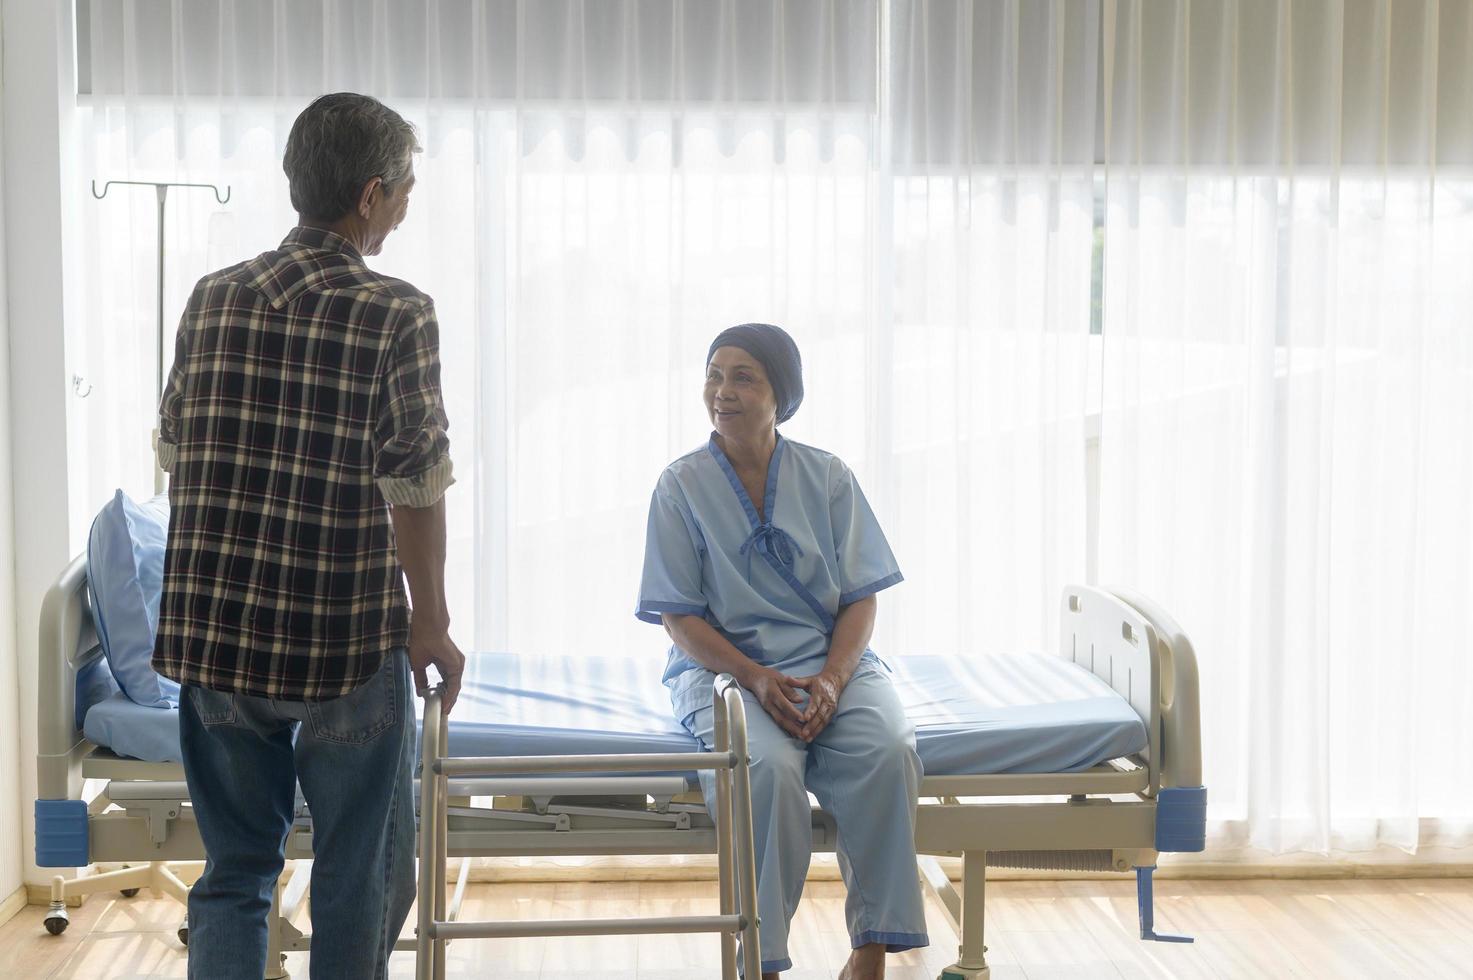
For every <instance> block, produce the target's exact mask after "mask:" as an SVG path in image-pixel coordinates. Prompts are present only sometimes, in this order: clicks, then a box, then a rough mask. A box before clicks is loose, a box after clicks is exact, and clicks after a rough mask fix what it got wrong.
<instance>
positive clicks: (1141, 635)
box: [1059, 585, 1163, 794]
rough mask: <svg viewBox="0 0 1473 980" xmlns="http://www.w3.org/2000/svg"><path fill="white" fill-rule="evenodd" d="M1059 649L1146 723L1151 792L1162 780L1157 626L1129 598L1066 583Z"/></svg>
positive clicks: (1060, 618) (1159, 662) (1146, 756)
mask: <svg viewBox="0 0 1473 980" xmlns="http://www.w3.org/2000/svg"><path fill="white" fill-rule="evenodd" d="M1062 606H1063V609H1062V612H1061V614H1060V617H1059V652H1060V654H1061V655H1062V656H1063V657H1064V658H1065V659H1066V660H1072V661H1073V662H1074V663H1076V664H1079V665H1080V666H1081V667H1083V668H1084V669H1085V670H1088V671H1089V672H1091V673H1092V674H1094V675H1095V676H1096V677H1098V678H1100V679H1101V680H1103V681H1104V682H1105V683H1106V684H1109V685H1110V686H1111V687H1112V688H1114V689H1115V691H1116V693H1118V694H1119V695H1120V696H1121V697H1123V698H1125V700H1126V701H1128V702H1129V703H1130V706H1131V707H1132V708H1134V709H1135V713H1136V714H1137V715H1139V716H1140V719H1141V721H1142V722H1143V723H1144V724H1145V726H1146V739H1147V743H1146V748H1145V750H1144V751H1143V752H1142V753H1141V757H1142V758H1143V759H1144V761H1145V763H1146V766H1147V769H1148V771H1149V776H1150V779H1149V783H1148V788H1147V792H1148V793H1149V794H1154V793H1155V792H1156V790H1157V789H1158V788H1159V787H1160V785H1161V772H1162V756H1163V753H1162V751H1161V683H1162V680H1161V677H1162V667H1161V660H1162V655H1161V644H1160V642H1159V640H1158V639H1157V635H1156V630H1155V627H1154V626H1152V624H1151V622H1150V621H1149V620H1148V619H1147V618H1146V617H1145V616H1144V615H1142V614H1141V613H1140V612H1138V611H1137V610H1136V609H1134V608H1132V607H1131V606H1130V605H1128V604H1127V603H1126V602H1125V601H1124V600H1122V599H1120V598H1118V597H1116V596H1115V595H1112V594H1111V593H1109V592H1106V591H1105V590H1103V589H1095V588H1090V587H1089V586H1083V585H1071V586H1069V587H1067V588H1066V589H1064V597H1063V603H1062Z"/></svg>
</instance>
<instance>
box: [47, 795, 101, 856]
mask: <svg viewBox="0 0 1473 980" xmlns="http://www.w3.org/2000/svg"><path fill="white" fill-rule="evenodd" d="M88 850H89V846H88V838H87V804H86V803H85V802H83V801H82V800H37V801H36V866H37V867H38V868H85V867H86V866H87V865H88V864H91V863H92V862H91V858H90V857H88Z"/></svg>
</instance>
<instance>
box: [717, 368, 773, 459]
mask: <svg viewBox="0 0 1473 980" xmlns="http://www.w3.org/2000/svg"><path fill="white" fill-rule="evenodd" d="M705 398H706V413H707V414H708V415H710V416H711V424H712V425H713V426H714V427H715V429H716V431H717V432H718V433H720V434H721V435H723V436H728V437H731V438H734V439H738V440H742V441H746V440H750V439H756V438H759V437H765V436H766V435H767V433H769V432H770V431H772V429H773V427H774V426H775V425H777V398H776V396H775V395H774V394H773V391H772V385H770V384H768V382H767V372H766V371H765V370H763V368H762V364H761V362H759V361H758V360H757V358H755V357H753V356H752V355H751V354H748V353H747V352H746V351H744V350H742V349H741V348H740V347H718V348H716V353H714V354H712V355H711V362H710V363H709V364H707V365H706V390H705Z"/></svg>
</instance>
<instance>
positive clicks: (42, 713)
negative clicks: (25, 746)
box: [36, 555, 102, 800]
mask: <svg viewBox="0 0 1473 980" xmlns="http://www.w3.org/2000/svg"><path fill="white" fill-rule="evenodd" d="M101 656H102V648H101V647H100V646H98V643H97V631H96V629H94V627H93V625H92V608H91V605H90V604H89V602H88V598H87V557H86V555H82V556H80V557H78V558H75V559H73V561H72V563H71V564H70V565H68V566H67V568H66V571H64V572H62V573H61V576H60V577H59V578H58V579H57V580H56V583H55V584H54V585H52V586H51V589H50V590H49V591H48V592H47V593H46V598H45V599H44V600H43V601H42V603H41V644H40V657H41V662H40V664H39V670H38V673H37V682H38V683H37V699H38V702H39V703H38V704H37V711H36V728H37V731H36V738H37V741H36V781H37V786H36V795H37V796H38V797H39V798H40V799H43V800H65V799H73V800H75V799H80V798H81V791H82V756H83V754H85V752H86V749H87V747H88V744H89V743H88V742H87V741H86V739H84V738H83V737H82V733H81V732H80V731H78V729H77V720H76V708H77V706H76V690H77V672H78V671H79V670H81V669H82V668H83V667H86V666H87V665H88V664H90V663H92V662H93V661H94V660H96V659H97V658H99V657H101Z"/></svg>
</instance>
